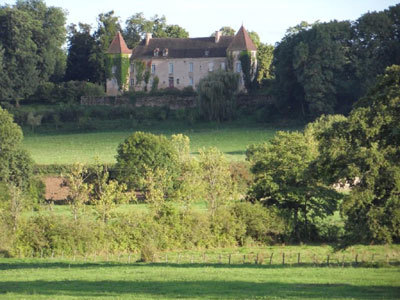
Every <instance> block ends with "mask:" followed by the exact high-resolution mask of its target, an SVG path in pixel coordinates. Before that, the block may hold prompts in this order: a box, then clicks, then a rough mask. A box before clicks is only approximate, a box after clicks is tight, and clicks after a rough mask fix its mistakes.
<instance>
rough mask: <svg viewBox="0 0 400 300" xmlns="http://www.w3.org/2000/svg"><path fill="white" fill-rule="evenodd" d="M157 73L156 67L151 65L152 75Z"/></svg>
mask: <svg viewBox="0 0 400 300" xmlns="http://www.w3.org/2000/svg"><path fill="white" fill-rule="evenodd" d="M155 73H156V65H155V64H152V65H151V74H155Z"/></svg>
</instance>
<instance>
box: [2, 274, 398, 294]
mask: <svg viewBox="0 0 400 300" xmlns="http://www.w3.org/2000/svg"><path fill="white" fill-rule="evenodd" d="M6 293H15V294H17V295H21V294H22V295H32V294H33V295H42V296H48V297H56V296H57V295H58V296H61V295H63V296H74V297H89V298H95V297H104V296H108V297H110V296H111V297H117V296H122V297H124V296H125V297H126V296H130V297H132V298H135V297H144V296H147V297H155V298H188V297H190V298H197V297H201V298H206V299H212V298H218V299H220V298H224V299H249V298H253V297H262V296H266V297H268V299H270V298H281V299H288V298H294V299H312V298H324V299H338V298H349V299H350V298H351V299H378V298H379V299H396V298H397V297H398V296H399V295H400V287H394V286H357V285H349V284H301V283H300V284H297V283H281V282H265V283H255V282H245V281H216V280H214V281H211V280H205V281H204V280H203V281H202V280H199V281H179V280H173V279H171V281H129V280H126V281H121V280H116V281H111V280H103V281H87V280H62V281H45V280H37V281H11V282H10V281H8V282H0V294H6Z"/></svg>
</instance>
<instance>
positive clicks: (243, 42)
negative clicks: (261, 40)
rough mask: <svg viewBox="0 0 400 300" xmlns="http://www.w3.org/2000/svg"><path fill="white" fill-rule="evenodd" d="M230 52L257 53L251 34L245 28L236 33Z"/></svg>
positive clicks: (229, 48)
mask: <svg viewBox="0 0 400 300" xmlns="http://www.w3.org/2000/svg"><path fill="white" fill-rule="evenodd" d="M227 50H228V51H241V50H247V51H257V47H256V45H254V43H253V41H252V40H251V38H250V36H249V33H248V32H247V30H246V29H245V28H244V27H243V25H242V26H241V27H240V29H239V31H238V32H237V33H236V35H235V37H234V38H233V41H232V43H231V44H230V45H229V47H228V49H227Z"/></svg>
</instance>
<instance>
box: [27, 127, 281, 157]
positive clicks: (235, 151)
mask: <svg viewBox="0 0 400 300" xmlns="http://www.w3.org/2000/svg"><path fill="white" fill-rule="evenodd" d="M101 124H102V123H100V124H99V125H98V126H97V128H98V129H97V130H95V131H91V132H79V131H78V132H77V130H61V131H57V130H55V129H51V130H46V131H45V130H42V131H38V133H35V134H34V133H32V132H30V130H29V129H26V130H25V138H24V141H23V147H24V148H25V149H27V150H28V151H29V152H30V153H31V154H32V157H33V159H34V161H35V162H36V163H38V164H71V163H74V162H78V161H79V162H84V163H93V162H94V159H95V157H98V159H99V160H100V161H101V162H105V163H113V162H115V156H116V154H117V147H118V145H119V144H120V143H121V142H122V141H123V140H124V139H125V138H126V137H128V136H129V135H130V134H132V133H133V132H134V131H139V130H140V131H147V132H152V133H155V134H164V135H167V136H170V135H172V134H177V133H183V134H185V135H187V136H189V138H190V140H191V152H192V154H194V155H196V154H197V152H198V150H199V149H200V148H203V147H205V148H207V147H217V148H218V149H220V150H221V151H222V152H224V153H225V154H226V155H227V158H228V159H229V160H243V159H244V158H245V151H246V147H247V146H248V145H250V144H253V143H261V142H264V141H267V140H269V139H270V138H271V137H273V135H274V134H275V132H276V131H277V130H278V129H277V128H274V127H266V126H263V125H261V124H258V123H254V122H231V123H226V124H216V123H208V124H207V123H199V124H195V125H187V124H185V123H182V122H181V123H177V122H158V123H152V124H151V125H148V126H145V125H140V126H135V127H132V128H129V129H126V128H123V129H113V130H109V129H99V128H101V127H100V126H101ZM104 126H105V125H104Z"/></svg>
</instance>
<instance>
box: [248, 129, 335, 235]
mask: <svg viewBox="0 0 400 300" xmlns="http://www.w3.org/2000/svg"><path fill="white" fill-rule="evenodd" d="M247 159H248V160H250V162H251V165H252V167H251V171H252V173H253V174H254V175H255V178H254V182H253V183H252V185H251V187H250V189H249V192H248V198H249V200H250V201H253V202H254V201H260V202H261V203H263V204H264V205H266V206H272V207H276V208H278V209H279V210H280V211H281V212H282V213H283V214H285V215H286V218H287V219H288V220H289V221H290V222H291V223H292V228H293V232H292V237H293V238H294V239H295V240H297V241H301V240H312V239H313V238H318V235H317V227H316V222H317V220H321V219H324V218H325V217H326V216H327V215H332V214H333V213H334V211H335V210H336V208H337V201H338V199H339V198H340V197H339V195H338V194H337V193H336V191H334V190H333V189H332V188H330V187H328V186H325V185H323V184H322V183H321V180H319V179H318V178H315V176H313V171H314V170H313V163H314V162H315V161H316V160H317V159H318V150H317V143H316V141H315V139H314V136H313V135H311V134H309V132H307V131H306V132H305V133H300V132H292V133H288V132H278V133H277V135H276V136H275V137H274V138H273V139H272V140H271V141H269V142H268V143H267V144H262V145H253V146H250V147H249V148H248V150H247Z"/></svg>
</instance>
